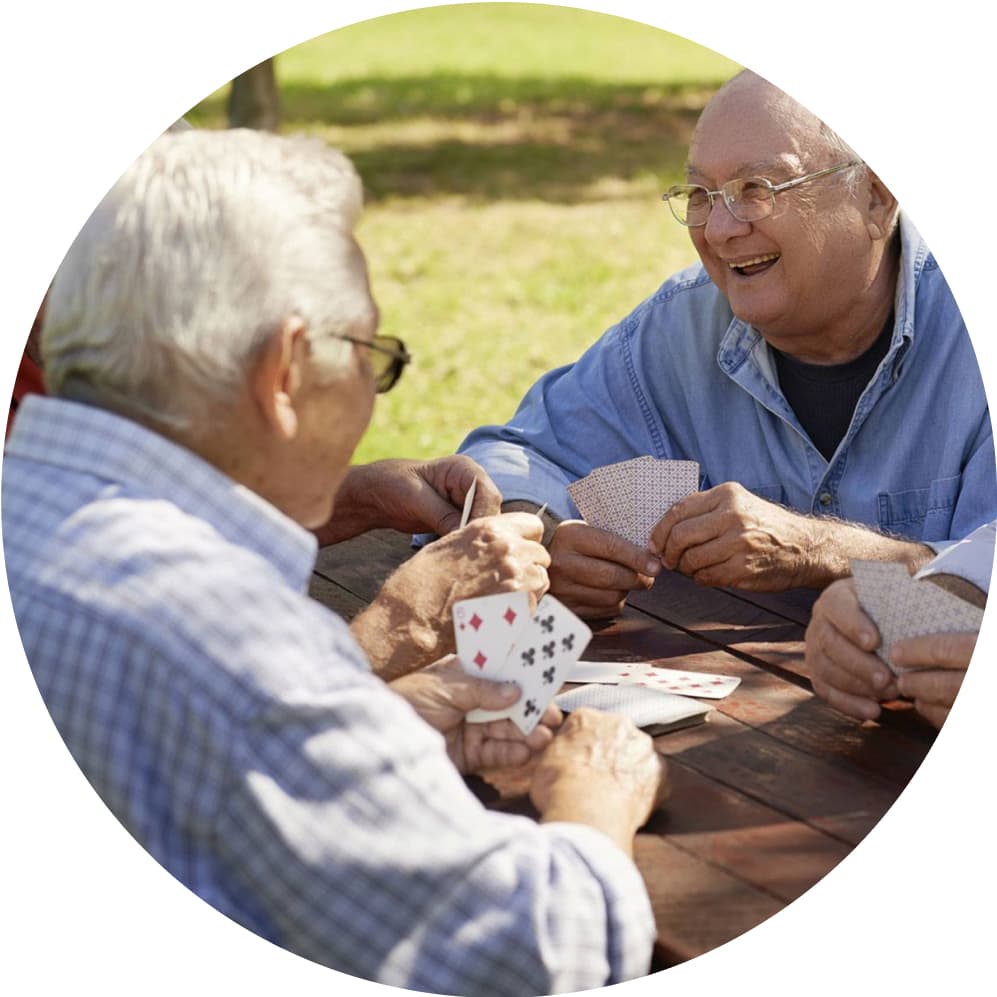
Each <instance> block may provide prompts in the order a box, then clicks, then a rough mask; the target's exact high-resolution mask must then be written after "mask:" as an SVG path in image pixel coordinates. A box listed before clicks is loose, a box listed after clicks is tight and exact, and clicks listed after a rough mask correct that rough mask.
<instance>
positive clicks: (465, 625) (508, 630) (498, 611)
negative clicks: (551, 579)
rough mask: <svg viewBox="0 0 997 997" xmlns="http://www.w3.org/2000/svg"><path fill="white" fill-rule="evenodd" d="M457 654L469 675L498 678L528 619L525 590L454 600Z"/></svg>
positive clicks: (528, 601)
mask: <svg viewBox="0 0 997 997" xmlns="http://www.w3.org/2000/svg"><path fill="white" fill-rule="evenodd" d="M452 615H453V625H454V640H455V642H456V644H457V657H458V658H460V663H461V665H462V666H463V668H464V671H465V672H467V673H468V674H469V675H478V676H480V677H483V678H490V679H497V678H498V677H499V676H500V675H501V673H502V669H503V667H504V665H505V662H506V658H507V656H508V654H509V650H510V649H511V648H512V645H513V643H514V641H515V639H516V636H517V635H518V634H519V632H520V630H522V629H523V627H524V626H526V624H527V623H528V622H529V619H530V598H529V596H528V595H527V594H526V593H525V592H503V593H499V594H498V595H485V596H480V597H478V598H476V599H462V600H460V601H459V602H455V603H454V605H453V610H452Z"/></svg>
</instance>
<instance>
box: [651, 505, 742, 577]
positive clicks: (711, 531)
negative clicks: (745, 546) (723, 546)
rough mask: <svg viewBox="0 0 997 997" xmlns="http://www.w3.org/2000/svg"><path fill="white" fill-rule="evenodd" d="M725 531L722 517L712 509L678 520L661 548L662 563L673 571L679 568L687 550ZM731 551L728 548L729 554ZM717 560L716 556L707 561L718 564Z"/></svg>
mask: <svg viewBox="0 0 997 997" xmlns="http://www.w3.org/2000/svg"><path fill="white" fill-rule="evenodd" d="M723 532H724V530H723V524H722V523H721V521H720V517H718V516H717V515H716V514H715V513H714V512H713V511H712V510H708V511H706V512H704V513H701V514H697V515H691V516H688V517H686V518H685V519H682V520H681V521H679V522H676V523H675V525H674V526H673V527H672V529H671V530H670V531H669V533H668V539H667V541H666V542H665V544H664V546H663V547H662V548H661V560H662V563H663V564H664V565H665V567H666V568H670V569H671V570H673V571H675V570H677V569H678V566H679V563H680V562H681V560H682V557H683V555H684V554H685V553H686V551H688V550H690V549H691V548H694V547H701V546H703V545H704V544H707V543H710V542H711V541H713V540H716V539H717V538H718V537H720V536H721V535H722V533H723ZM729 553H730V552H729V550H728V552H727V555H728V556H729ZM717 560H718V559H717V558H714V559H713V560H712V561H708V562H707V563H709V564H716V563H717Z"/></svg>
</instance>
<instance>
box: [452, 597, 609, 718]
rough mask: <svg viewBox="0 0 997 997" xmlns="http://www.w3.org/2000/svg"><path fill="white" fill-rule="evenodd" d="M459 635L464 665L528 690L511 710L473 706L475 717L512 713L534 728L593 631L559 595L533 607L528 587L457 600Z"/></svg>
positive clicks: (455, 614) (456, 629)
mask: <svg viewBox="0 0 997 997" xmlns="http://www.w3.org/2000/svg"><path fill="white" fill-rule="evenodd" d="M453 621H454V637H455V639H456V643H457V657H458V658H460V662H461V665H462V666H463V668H464V670H465V671H466V672H468V673H469V674H471V675H478V676H480V677H482V678H487V679H490V680H491V681H493V682H516V683H517V684H518V685H519V687H520V688H521V689H522V690H523V693H522V695H521V696H520V698H519V700H518V701H517V702H516V703H515V704H514V705H512V706H510V707H509V708H508V709H505V710H472V711H471V712H470V713H468V715H467V720H468V721H469V722H470V723H483V722H485V721H488V720H500V719H502V718H505V717H508V718H509V719H511V720H512V721H513V723H515V724H516V726H517V727H519V729H520V730H521V731H522V732H523V733H524V734H529V733H530V731H532V730H533V728H534V727H536V725H537V723H538V722H539V720H540V717H541V716H543V712H544V710H545V709H546V708H547V706H548V704H549V703H550V701H551V700H552V699H553V698H554V696H555V694H556V693H557V691H558V690H559V689H560V688H561V684H562V683H563V682H564V681H565V680H566V679H567V677H568V675H569V674H570V672H571V669H572V667H573V666H574V664H575V662H576V661H577V660H578V659H579V658H580V657H581V655H582V652H583V651H584V650H585V648H586V647H587V646H588V643H589V641H590V640H591V639H592V631H591V630H590V629H589V628H588V627H587V626H586V625H585V624H584V623H583V622H582V621H581V620H580V619H578V617H577V616H575V614H574V613H572V612H571V610H570V609H568V608H567V607H566V606H563V605H562V604H561V603H560V602H558V601H557V599H555V598H554V597H553V596H550V595H548V596H544V598H543V599H541V600H540V603H539V605H538V606H537V608H536V611H535V612H534V613H532V614H531V613H530V602H529V596H528V595H527V594H526V593H525V592H508V593H503V594H500V595H487V596H482V597H481V598H478V599H464V600H462V601H460V602H457V603H454V607H453Z"/></svg>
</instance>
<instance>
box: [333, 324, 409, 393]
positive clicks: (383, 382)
mask: <svg viewBox="0 0 997 997" xmlns="http://www.w3.org/2000/svg"><path fill="white" fill-rule="evenodd" d="M332 338H333V339H342V340H344V341H345V342H347V343H354V344H355V345H357V346H366V347H367V349H369V350H370V351H371V354H370V366H371V370H372V371H373V372H374V390H375V391H376V392H377V393H378V394H379V395H383V394H384V393H385V392H386V391H390V390H391V389H392V388H393V387H394V386H395V385H396V384H397V383H398V379H399V378H400V377H401V376H402V371H403V370H404V369H405V365H406V364H407V363H410V362H411V360H412V355H411V354H410V353H409V351H408V350H406V349H405V344H404V343H403V342H402V341H401V340H400V339H398V338H397V337H396V336H373V337H372V338H370V339H357V338H356V337H355V336H338V335H337V336H333V337H332Z"/></svg>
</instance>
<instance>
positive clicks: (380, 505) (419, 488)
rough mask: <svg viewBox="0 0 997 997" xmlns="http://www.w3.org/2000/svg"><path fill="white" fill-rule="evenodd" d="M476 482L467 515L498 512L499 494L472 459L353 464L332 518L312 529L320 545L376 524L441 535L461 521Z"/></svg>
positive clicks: (456, 457) (500, 500)
mask: <svg viewBox="0 0 997 997" xmlns="http://www.w3.org/2000/svg"><path fill="white" fill-rule="evenodd" d="M474 481H477V487H476V489H475V494H474V501H473V504H472V506H471V517H472V518H478V517H480V516H492V515H495V514H496V513H498V512H499V510H500V508H501V505H502V496H501V494H500V493H499V490H498V489H497V488H496V487H495V483H494V482H493V481H492V479H491V478H489V477H488V475H487V474H486V473H485V471H484V469H483V468H481V467H479V466H478V464H476V463H475V462H474V461H473V460H471V458H470V457H464V456H462V455H460V454H455V455H453V456H450V457H440V458H439V459H437V460H430V461H415V460H381V461H377V462H375V463H373V464H366V465H360V466H356V467H351V468H350V470H349V473H348V475H347V477H346V480H345V481H344V482H343V485H342V486H341V488H340V490H339V493H338V495H337V497H336V509H335V512H334V513H333V516H332V519H331V520H330V521H329V522H328V523H327V524H326V525H325V526H323V527H322V528H321V529H319V530H316V536H317V537H318V540H319V543H320V544H322V545H325V544H329V543H337V542H338V541H340V540H345V539H347V538H348V537H350V536H355V535H356V534H357V533H362V532H364V531H366V530H370V529H375V528H378V527H384V528H388V529H394V530H398V531H400V532H402V533H438V534H440V535H441V536H442V535H444V534H446V533H449V532H450V531H451V530H454V529H456V528H457V527H458V526H459V525H460V517H461V512H462V511H463V507H464V498H465V497H466V495H467V493H468V490H469V489H470V487H471V483H472V482H474Z"/></svg>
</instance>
